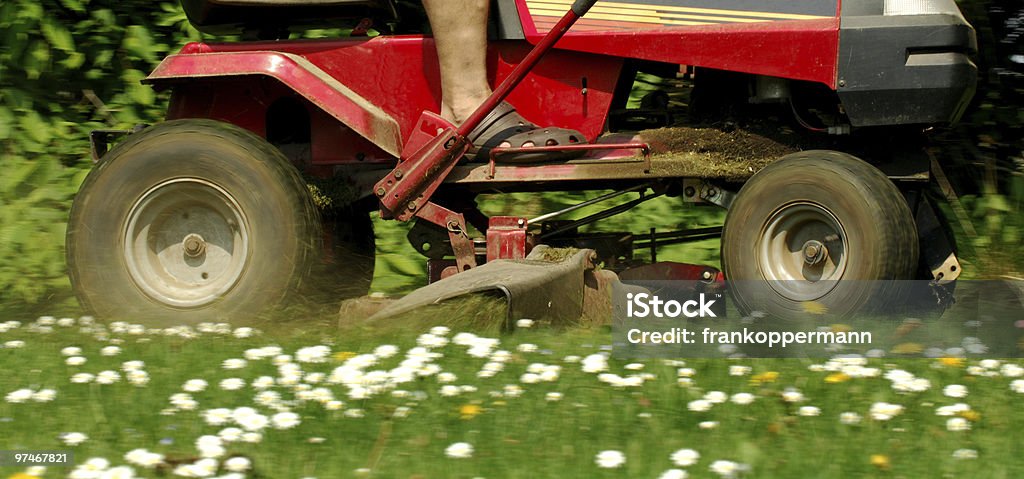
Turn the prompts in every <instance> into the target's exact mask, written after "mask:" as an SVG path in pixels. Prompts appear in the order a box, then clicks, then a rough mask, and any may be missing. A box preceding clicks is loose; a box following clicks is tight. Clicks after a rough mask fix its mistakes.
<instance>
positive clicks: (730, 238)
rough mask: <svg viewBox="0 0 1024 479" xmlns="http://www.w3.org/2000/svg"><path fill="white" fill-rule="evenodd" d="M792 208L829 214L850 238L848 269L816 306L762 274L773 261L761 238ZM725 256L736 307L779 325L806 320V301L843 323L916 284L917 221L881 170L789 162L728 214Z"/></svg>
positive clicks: (769, 171)
mask: <svg viewBox="0 0 1024 479" xmlns="http://www.w3.org/2000/svg"><path fill="white" fill-rule="evenodd" d="M792 205H810V208H821V209H823V210H826V211H827V213H830V214H831V218H834V221H835V222H836V223H837V224H838V225H839V226H840V227H841V228H842V231H843V234H844V235H845V241H846V243H845V244H846V247H845V251H844V253H845V254H846V257H845V267H844V268H842V269H841V271H842V272H841V273H839V274H838V275H836V276H834V278H835V279H838V281H830V282H828V283H827V286H822V288H824V289H827V288H828V287H831V289H830V290H828V291H826V292H824V294H823V295H821V296H819V297H816V298H810V299H809V298H805V297H798V296H799V295H798V294H795V293H794V294H788V293H787V292H786V291H783V292H780V291H779V290H778V289H779V288H777V287H773V284H774V285H778V284H780V283H777V282H776V283H770V282H771V281H773V280H777V279H779V278H777V277H773V276H774V275H773V274H771V271H767V272H766V271H763V270H764V269H765V268H762V267H761V264H762V262H761V261H762V258H761V257H762V256H765V257H766V258H767V256H768V255H767V254H764V253H762V252H763V251H765V250H764V249H762V246H763V244H762V241H764V242H769V241H768V240H762V237H770V236H771V232H773V230H769V224H770V223H772V221H773V220H772V219H773V218H777V217H778V216H777V215H779V214H783V213H781V212H783V211H787V210H786V208H791V207H792ZM766 235H767V236H766ZM721 248H722V251H721V257H722V268H723V271H724V273H725V277H726V279H727V280H730V291H731V295H732V297H733V300H734V303H735V304H736V306H737V307H739V309H740V310H741V312H743V313H750V312H752V311H755V310H757V311H763V312H767V313H768V314H769V315H772V316H776V317H783V316H787V315H793V314H802V313H804V312H805V311H808V305H807V304H806V303H807V302H808V301H813V302H814V303H817V304H816V305H815V306H814V308H815V310H816V311H821V310H827V312H828V313H829V314H830V315H836V316H839V317H847V316H849V315H851V314H854V313H877V312H880V311H881V310H884V309H886V308H888V307H889V306H891V304H892V300H894V299H897V300H898V298H899V296H900V294H901V291H902V289H903V288H905V287H907V286H909V285H910V282H909V281H902V280H911V279H914V276H915V273H916V271H917V267H918V256H919V250H918V248H919V246H918V237H917V228H916V226H915V222H914V217H913V215H912V214H911V211H910V208H909V206H908V205H907V203H906V201H905V199H904V197H903V195H902V194H901V193H900V191H899V189H897V188H896V186H895V185H894V184H893V183H892V182H891V181H890V180H889V179H888V178H887V177H886V176H885V175H884V174H883V173H882V172H881V171H879V170H878V169H877V168H875V167H873V166H871V165H870V164H868V163H866V162H864V161H862V160H860V159H857V158H855V157H853V156H851V155H848V154H845V153H840V152H835V151H805V152H800V153H795V154H791V155H788V156H786V157H783V158H782V159H780V160H778V161H776V162H774V163H772V164H771V165H769V166H767V167H765V168H764V169H762V170H761V171H759V172H757V173H756V174H755V175H754V176H753V177H751V178H750V180H748V181H747V183H746V184H745V185H744V186H743V188H742V189H741V190H740V192H739V194H738V195H737V197H736V199H735V201H734V202H733V203H732V205H731V206H730V208H729V213H728V215H727V216H726V219H725V227H724V229H723V232H722V243H721ZM769 249H770V248H769ZM835 249H838V248H835ZM789 251H793V250H792V249H790V250H789ZM766 261H767V260H766ZM773 261H774V260H773ZM837 261H838V260H837ZM768 267H769V268H770V267H771V266H768ZM836 271H840V268H838V267H837V268H836ZM893 280H897V281H893ZM822 284H823V285H825V284H826V283H822ZM816 293H817V292H816ZM822 306H823V307H824V308H821V307H822Z"/></svg>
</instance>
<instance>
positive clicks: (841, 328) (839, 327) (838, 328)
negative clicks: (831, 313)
mask: <svg viewBox="0 0 1024 479" xmlns="http://www.w3.org/2000/svg"><path fill="white" fill-rule="evenodd" d="M850 331H853V328H851V327H850V325H849V324H833V325H832V332H833V333H849V332H850Z"/></svg>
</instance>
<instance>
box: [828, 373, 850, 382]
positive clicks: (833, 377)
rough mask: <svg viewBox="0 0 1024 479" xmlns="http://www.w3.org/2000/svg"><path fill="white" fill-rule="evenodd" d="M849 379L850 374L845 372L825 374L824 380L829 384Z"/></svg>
mask: <svg viewBox="0 0 1024 479" xmlns="http://www.w3.org/2000/svg"><path fill="white" fill-rule="evenodd" d="M849 380H850V375H849V374H846V373H832V374H829V375H828V376H825V382H827V383H829V384H836V383H842V382H846V381H849Z"/></svg>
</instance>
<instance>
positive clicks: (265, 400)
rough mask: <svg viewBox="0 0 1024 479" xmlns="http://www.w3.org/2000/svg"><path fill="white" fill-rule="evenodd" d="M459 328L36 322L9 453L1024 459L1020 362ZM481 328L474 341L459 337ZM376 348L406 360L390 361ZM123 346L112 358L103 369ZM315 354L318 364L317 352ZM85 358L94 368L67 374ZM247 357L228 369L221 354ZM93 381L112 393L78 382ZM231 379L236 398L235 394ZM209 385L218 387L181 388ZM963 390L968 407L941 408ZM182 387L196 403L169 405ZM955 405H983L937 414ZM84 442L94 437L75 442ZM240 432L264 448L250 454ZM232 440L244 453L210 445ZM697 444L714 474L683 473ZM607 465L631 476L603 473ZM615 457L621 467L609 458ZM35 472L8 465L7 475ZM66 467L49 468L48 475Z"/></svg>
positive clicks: (416, 462)
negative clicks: (837, 357) (793, 353)
mask: <svg viewBox="0 0 1024 479" xmlns="http://www.w3.org/2000/svg"><path fill="white" fill-rule="evenodd" d="M451 316H452V315H450V314H449V315H445V314H437V313H436V312H435V313H432V314H431V317H430V318H429V319H425V318H420V319H419V320H417V321H412V322H410V323H406V324H403V325H366V324H362V325H348V324H346V325H339V324H338V323H337V322H336V321H335V320H334V318H321V319H313V320H309V321H302V322H297V321H294V320H293V321H288V322H284V323H280V324H269V323H266V324H262V325H257V328H258V329H262V330H263V331H262V332H260V333H258V334H254V335H252V336H250V337H236V336H235V334H234V333H237V332H238V330H237V329H236V330H235V331H234V332H232V330H231V329H230V328H228V327H226V326H219V327H215V326H212V325H204V326H202V327H198V328H193V329H187V330H186V329H171V330H162V331H155V330H150V331H145V330H135V329H133V328H130V327H128V326H126V325H120V324H115V325H108V326H107V327H102V326H97V325H90V326H83V325H82V324H81V323H80V322H77V321H76V324H74V325H64V326H61V325H59V324H53V325H50V324H49V322H50V320H47V319H43V320H41V322H42V323H44V324H43V325H42V327H40V326H39V322H36V321H35V320H34V319H31V318H23V317H21V318H16V317H10V316H8V317H7V318H6V319H7V320H19V321H22V323H23V324H21V325H20V326H17V327H15V325H14V324H13V323H7V325H6V326H4V327H2V328H0V329H3V330H4V331H3V332H2V333H0V344H2V345H3V348H0V361H2V364H3V365H4V367H3V368H2V369H0V393H2V394H3V395H4V396H5V399H6V400H5V401H3V402H0V449H4V450H11V449H17V450H21V449H45V450H54V449H65V450H70V451H73V452H74V456H75V460H76V462H77V463H78V464H79V467H80V468H81V467H82V465H83V464H85V462H86V461H87V460H89V459H90V458H105V459H106V460H107V461H108V462H109V464H108V465H107V467H108V473H107V474H108V475H101V474H102V473H96V475H88V473H87V472H83V471H79V472H77V473H73V474H79V475H72V476H70V477H104V478H106V477H132V476H126V475H125V476H118V475H116V474H115V473H113V472H109V469H110V468H114V467H116V466H124V465H127V466H130V467H131V468H132V469H133V470H134V474H135V475H136V476H140V477H177V476H175V475H174V471H175V470H177V471H178V472H179V473H185V472H188V471H185V470H183V469H181V467H182V465H183V464H189V463H191V462H194V461H196V460H197V459H198V458H199V457H200V456H201V455H203V454H204V453H205V454H206V455H209V456H214V457H215V460H216V461H217V463H216V464H217V467H218V468H219V469H218V470H216V472H213V471H210V472H211V474H216V475H225V474H227V473H228V471H227V469H226V468H225V467H224V464H228V463H227V462H226V460H227V459H228V458H229V457H231V456H235V455H239V456H244V457H246V458H248V459H249V460H250V461H251V469H250V470H248V471H246V472H244V473H242V476H228V477H260V478H302V477H316V478H321V479H323V478H343V477H386V478H391V477H398V478H414V477H415V478H435V477H441V478H460V477H465V478H473V477H485V478H503V477H523V478H535V477H579V478H592V477H650V478H656V477H685V476H684V475H682V474H681V473H678V472H674V473H666V471H669V470H670V469H680V470H682V471H686V472H687V473H688V475H689V477H709V478H717V477H728V474H722V473H726V472H728V470H729V469H730V468H736V469H737V470H736V471H735V472H734V473H733V476H735V477H758V478H807V477H822V478H846V477H893V478H895V477H908V478H916V477H993V478H997V477H1005V478H1014V477H1022V475H1024V460H1022V459H1021V458H1022V457H1024V445H1022V444H1021V443H1020V441H1017V440H1016V439H1015V438H1016V436H1017V435H1018V434H1019V432H1020V431H1021V430H1024V415H1022V414H1020V410H1019V407H1020V401H1021V397H1022V396H1020V395H1019V394H1018V393H1017V392H1015V391H1014V388H1016V389H1019V390H1021V391H1024V381H1021V380H1020V379H1019V378H1017V377H1016V376H1017V375H1018V374H1020V373H1024V370H1021V369H1019V368H1017V367H1014V366H1015V365H1016V364H1017V363H1019V362H1001V363H998V364H997V363H995V362H989V361H984V362H979V361H976V360H970V361H960V360H936V359H931V360H924V359H922V360H892V359H888V360H887V359H871V360H864V361H850V362H848V363H841V362H836V361H824V360H819V361H811V360H799V359H779V360H722V359H718V360H711V359H707V360H687V361H686V362H685V364H684V363H683V362H681V361H663V360H642V361H621V360H617V359H614V358H609V357H607V356H608V355H609V346H607V345H608V344H609V342H610V332H609V330H608V329H607V328H606V327H593V328H569V329H564V328H556V327H551V326H545V325H534V326H533V327H531V328H518V329H516V331H515V332H514V333H498V332H496V329H497V328H496V327H495V326H494V324H486V322H478V323H477V324H476V325H475V326H474V325H473V324H465V323H463V324H454V323H453V324H452V330H451V331H450V332H447V331H435V332H436V333H439V334H437V335H426V336H423V335H424V334H427V333H428V331H429V330H430V329H431V326H432V325H435V324H436V325H444V324H445V323H446V321H445V320H444V319H443V318H445V317H451ZM485 319H486V318H485ZM65 324H66V323H65ZM410 324H411V325H415V326H412V327H410ZM467 328H469V329H472V330H475V331H477V332H478V333H479V336H477V335H466V334H461V335H460V334H459V333H460V332H463V331H464V330H465V329H467ZM242 332H244V330H243V331H242ZM240 335H241V334H240ZM417 342H418V343H419V346H417ZM456 343H459V344H456ZM382 345H393V346H395V347H396V348H397V349H396V350H395V351H393V352H394V354H393V355H390V354H388V353H389V352H391V351H387V349H391V348H382V349H378V348H380V347H381V346H382ZM110 346H116V347H117V348H116V351H112V350H107V353H113V352H116V354H114V355H110V356H106V355H104V354H103V352H102V351H103V348H105V347H110ZM311 346H322V348H319V349H303V348H309V347H311ZM69 347H72V348H80V350H81V351H73V350H65V348H69ZM417 347H418V349H414V348H417ZM275 348H279V350H275ZM111 349H113V348H111ZM375 352H376V353H375ZM68 354H71V356H68ZM268 354H269V355H268ZM261 355H264V356H263V357H260V356H261ZM69 357H81V358H85V362H84V364H79V365H69V364H67V362H68V358H69ZM247 357H248V359H247V360H246V361H245V364H238V365H236V366H241V367H240V368H238V369H225V366H231V365H232V364H231V362H228V363H225V361H226V360H229V359H246V358H247ZM77 361H80V360H71V361H70V362H72V363H76V362H77ZM129 361H141V362H143V363H144V366H141V370H142V371H145V372H146V376H147V377H148V382H146V383H144V384H142V383H140V384H135V383H133V382H132V381H131V379H135V380H136V381H139V379H140V378H139V376H141V374H139V373H131V372H129V371H128V370H130V369H132V364H130V363H129V365H128V368H127V369H128V370H126V368H125V363H126V362H129ZM236 362H238V361H236ZM1011 365H1013V366H1011ZM103 371H116V372H117V373H118V375H119V379H118V380H117V381H115V382H113V383H111V384H100V383H99V378H100V377H106V376H108V375H110V373H103V374H101V373H102V372H103ZM482 371H491V372H484V373H481V372H482ZM893 371H897V372H893ZM899 371H906V373H908V374H904V373H902V372H899ZM80 373H89V374H92V375H96V377H94V378H93V379H92V380H91V381H89V382H86V383H75V382H73V381H72V378H73V377H75V375H76V374H80ZM481 376H484V377H481ZM261 377H266V378H264V379H259V378H261ZM229 378H238V379H240V380H241V382H242V383H243V385H242V387H241V388H240V389H237V390H225V389H224V388H223V387H222V385H223V386H229V387H230V386H231V384H230V383H231V382H232V381H228V382H227V383H223V384H222V381H224V380H225V379H229ZM195 379H201V380H203V381H205V382H206V384H207V386H206V387H205V389H203V390H201V391H194V392H187V393H186V391H185V388H186V387H185V384H186V382H188V381H190V380H195ZM271 379H272V380H271ZM1014 381H1018V382H1016V383H1014ZM236 382H237V381H236ZM261 382H266V384H260V383H261ZM949 385H962V386H965V388H966V394H967V395H966V396H965V397H949V396H947V395H945V394H944V389H946V386H949ZM24 389H27V390H29V391H30V392H32V393H36V394H34V396H35V399H34V398H33V397H29V396H30V395H29V393H28V392H25V391H21V390H24ZM43 389H52V390H54V391H55V393H56V394H55V397H54V398H53V399H52V400H50V401H42V402H40V401H37V400H36V399H47V398H46V397H45V396H46V395H47V394H46V393H45V392H44V393H42V394H38V392H39V391H40V390H43ZM901 389H914V390H918V391H917V392H901V391H900V390H901ZM956 389H957V388H950V389H949V390H948V391H946V392H949V393H950V394H954V395H958V393H959V392H960V391H956ZM179 393H185V394H188V395H189V396H188V397H177V398H173V396H174V395H176V394H179ZM737 393H748V394H749V395H750V396H745V395H741V396H734V395H735V394H737ZM21 399H25V401H24V402H21V401H20V400H21ZM750 399H752V402H749V404H740V403H745V402H747V400H750ZM794 399H796V400H795V401H794ZM723 400H724V402H719V401H723ZM331 401H337V402H331ZM881 403H889V404H894V405H898V406H900V407H896V408H893V407H891V406H890V407H889V408H890V409H897V410H898V411H888V412H889V413H892V412H898V414H895V415H893V416H892V417H891V418H889V419H887V420H879V419H881V418H882V417H881V416H877V415H876V416H875V417H873V414H872V413H873V410H874V413H876V414H880V413H882V412H886V411H885V408H886V406H884V405H883V404H881ZM957 403H965V404H967V405H969V410H962V408H961V410H957V411H954V412H952V413H951V414H953V415H952V416H942V415H938V414H937V413H939V412H947V410H945V409H942V410H940V409H939V408H941V407H943V406H950V405H954V404H957ZM174 404H177V406H175V405H174ZM242 407H248V408H253V409H254V410H255V411H252V410H238V409H237V408H242ZM219 408H225V410H221V411H218V409H219ZM704 409H707V410H704ZM210 410H214V412H212V413H210V412H208V411H210ZM281 413H285V414H281ZM287 413H294V415H291V414H287ZM844 413H855V414H845V415H844ZM218 415H219V416H220V418H219V419H220V420H218V419H217V418H215V417H214V416H218ZM255 415H259V416H261V417H260V418H254V416H255ZM275 415H278V416H277V417H276V419H277V421H276V423H275V421H274V418H275ZM841 418H843V419H845V420H846V422H850V424H846V423H844V421H842V420H841ZM856 418H859V421H853V419H856ZM955 418H959V419H955ZM296 419H297V421H298V424H291V423H294V422H296ZM951 419H953V421H952V422H950V420H951ZM264 422H267V424H263V423H264ZM965 425H966V427H969V430H960V431H956V430H950V429H951V426H952V429H960V428H964V427H965ZM246 427H248V430H246ZM230 428H237V429H230ZM71 432H78V433H82V434H84V435H86V436H88V439H86V440H85V441H84V442H82V443H81V444H78V445H75V446H69V445H66V444H64V442H62V441H63V440H64V439H66V438H67V437H68V436H64V435H65V434H66V433H71ZM241 432H251V433H256V434H249V435H243V436H242V438H245V439H248V440H249V441H252V442H245V441H244V440H243V439H242V438H239V437H237V436H239V435H240V434H239V433H241ZM218 434H220V435H221V436H224V437H226V438H227V439H234V440H232V441H228V440H224V439H221V440H220V441H219V443H220V444H219V447H217V446H218V444H217V443H218V440H216V439H213V438H204V439H202V440H201V441H200V438H201V437H203V436H217V435H218ZM199 442H201V443H202V447H199V446H198V445H197V444H198V443H199ZM456 443H466V444H468V445H470V446H471V448H472V451H471V452H468V448H466V447H465V446H463V445H457V446H454V447H453V445H454V444H456ZM449 448H452V449H451V450H449ZM136 449H146V450H148V451H150V452H155V453H159V454H160V455H162V456H163V462H162V463H161V464H160V465H159V466H157V467H156V468H152V469H150V468H146V467H143V466H140V465H137V464H135V465H133V464H130V463H129V461H128V460H127V459H126V458H125V455H126V453H128V452H130V451H133V450H136ZM681 449H692V450H694V451H696V452H697V453H699V459H697V460H696V461H695V462H694V461H681V462H682V465H677V464H674V462H673V459H672V455H673V453H675V452H676V451H679V450H681ZM446 450H449V452H450V453H451V454H452V455H457V456H467V457H450V455H449V454H446ZM604 451H618V452H620V453H621V454H622V457H623V458H624V460H625V462H624V463H622V464H619V465H618V467H612V468H603V467H600V466H599V465H598V461H597V457H598V455H599V454H601V453H602V452H604ZM957 451H959V452H957ZM136 454H138V453H136ZM975 454H976V455H977V458H974V459H971V458H966V459H958V458H957V457H964V456H968V457H970V456H974V455H975ZM682 455H685V454H680V456H682ZM133 458H134V456H133ZM602 458H604V461H603V462H604V463H605V465H606V466H607V465H616V464H617V463H618V462H619V461H618V456H617V455H616V454H614V453H605V455H604V456H602ZM679 459H683V458H681V457H680V458H679ZM235 461H238V460H235ZM716 461H732V463H728V462H717V463H716ZM689 462H693V463H692V464H690V463H689ZM94 464H95V463H94ZM230 464H235V462H231V463H230ZM25 471H26V469H25V468H24V467H3V468H0V477H17V478H19V479H21V478H24V477H27V476H23V475H19V474H24V473H25ZM72 471H73V470H72V469H71V468H61V467H49V468H48V469H47V470H46V471H45V473H44V477H66V476H68V474H69V473H72ZM115 471H117V472H125V471H124V470H115ZM32 472H36V471H32ZM193 472H196V471H193ZM198 472H202V471H198ZM662 474H666V475H665V476H662ZM672 474H674V475H672Z"/></svg>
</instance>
